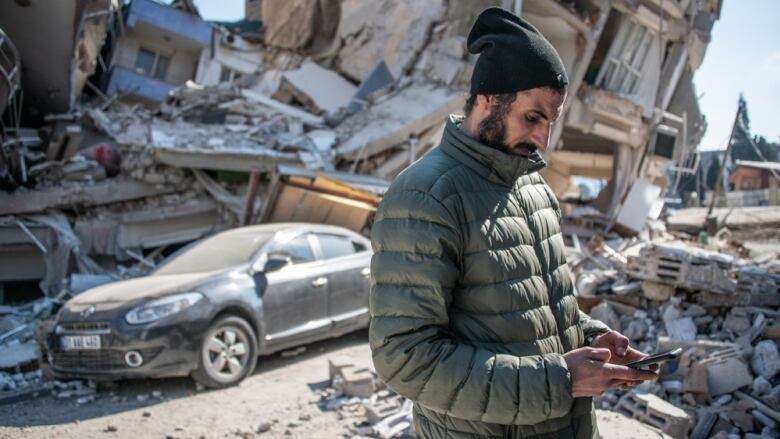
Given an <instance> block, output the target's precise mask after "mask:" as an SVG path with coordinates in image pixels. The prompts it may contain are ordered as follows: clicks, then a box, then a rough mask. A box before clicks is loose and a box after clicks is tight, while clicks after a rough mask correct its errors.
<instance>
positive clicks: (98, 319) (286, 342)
mask: <svg viewBox="0 0 780 439" xmlns="http://www.w3.org/2000/svg"><path fill="white" fill-rule="evenodd" d="M370 259H371V251H370V242H369V241H368V240H367V239H366V238H364V237H363V236H361V235H359V234H357V233H354V232H352V231H349V230H347V229H344V228H341V227H335V226H326V225H319V224H301V223H279V224H266V225H260V226H249V227H242V228H237V229H232V230H229V231H226V232H222V233H219V234H216V235H214V236H211V237H208V238H205V239H203V240H201V241H198V242H196V243H194V244H192V245H190V246H188V247H187V248H184V249H182V250H181V251H179V252H178V253H177V254H174V255H172V256H171V257H170V258H169V259H168V260H167V261H166V262H165V263H164V264H162V265H161V266H160V267H159V268H157V269H156V270H155V271H154V272H153V273H152V274H150V275H148V276H145V277H141V278H137V279H131V280H125V281H121V282H115V283H111V284H107V285H103V286H100V287H97V288H93V289H91V290H88V291H85V292H84V293H81V294H80V295H78V296H76V297H74V298H73V299H71V300H69V301H68V302H67V303H66V304H65V305H64V306H63V308H62V310H61V311H60V313H59V315H58V316H57V322H56V325H55V330H54V331H53V332H52V333H51V334H50V335H49V337H48V345H49V355H50V362H51V365H52V369H53V370H54V372H55V373H56V374H58V375H67V376H79V377H86V378H92V379H119V378H135V377H168V376H184V375H190V374H191V375H192V377H193V378H194V379H195V380H197V381H198V382H200V383H202V384H204V385H206V386H209V387H224V386H228V385H231V384H234V383H236V382H238V381H240V380H242V379H243V378H244V377H246V376H247V375H248V374H250V373H251V372H252V370H253V369H254V367H255V364H256V361H257V356H258V355H261V354H269V353H273V352H276V351H279V350H283V349H288V348H290V347H293V346H298V345H301V344H305V343H310V342H312V341H315V340H319V339H323V338H328V337H336V336H339V335H342V334H345V333H348V332H351V331H354V330H357V329H359V328H362V327H365V326H367V324H368V321H369V316H368V290H369V264H370Z"/></svg>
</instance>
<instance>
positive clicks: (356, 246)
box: [352, 241, 368, 253]
mask: <svg viewBox="0 0 780 439" xmlns="http://www.w3.org/2000/svg"><path fill="white" fill-rule="evenodd" d="M352 248H354V249H355V253H360V252H364V251H366V250H368V247H366V245H365V244H363V243H361V242H357V241H352Z"/></svg>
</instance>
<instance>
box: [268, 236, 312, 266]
mask: <svg viewBox="0 0 780 439" xmlns="http://www.w3.org/2000/svg"><path fill="white" fill-rule="evenodd" d="M268 255H269V256H287V257H289V258H290V259H291V260H292V263H293V264H302V263H304V262H311V261H313V260H314V252H312V250H311V246H310V245H309V235H301V236H299V237H297V238H295V239H293V240H291V241H289V242H284V243H281V242H280V243H276V244H274V245H273V246H272V247H271V249H270V250H269V251H268Z"/></svg>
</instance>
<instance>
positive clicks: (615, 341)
mask: <svg viewBox="0 0 780 439" xmlns="http://www.w3.org/2000/svg"><path fill="white" fill-rule="evenodd" d="M591 347H594V348H599V349H608V350H609V353H610V358H609V363H612V364H620V365H624V364H628V363H631V362H632V361H637V360H641V359H642V358H645V357H646V356H647V354H645V353H644V352H642V351H638V350H636V349H634V348H632V347H631V346H629V345H628V338H627V337H626V336H625V335H623V334H621V333H619V332H617V331H608V332H605V333H603V334H601V335H599V336H598V337H596V338H595V339H594V340H593V343H592V344H591ZM655 369H657V366H656V368H655ZM655 369H653V370H655Z"/></svg>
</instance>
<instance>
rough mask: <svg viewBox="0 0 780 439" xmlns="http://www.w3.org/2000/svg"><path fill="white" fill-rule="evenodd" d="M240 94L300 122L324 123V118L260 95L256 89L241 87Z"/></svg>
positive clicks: (317, 124)
mask: <svg viewBox="0 0 780 439" xmlns="http://www.w3.org/2000/svg"><path fill="white" fill-rule="evenodd" d="M241 96H243V97H245V98H247V99H249V100H250V101H252V102H256V103H258V104H261V105H264V106H266V107H269V108H271V109H273V110H276V111H278V112H279V113H282V114H285V115H287V116H290V117H294V118H296V119H299V120H300V121H301V122H303V123H306V124H309V125H311V126H322V125H323V124H324V120H323V119H322V118H321V117H319V116H315V115H313V114H311V113H308V112H306V111H303V110H301V109H298V108H295V107H293V106H290V105H287V104H284V103H281V102H279V101H276V100H274V99H271V98H269V97H267V96H265V95H262V94H260V93H258V92H256V91H252V90H247V89H242V90H241Z"/></svg>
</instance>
